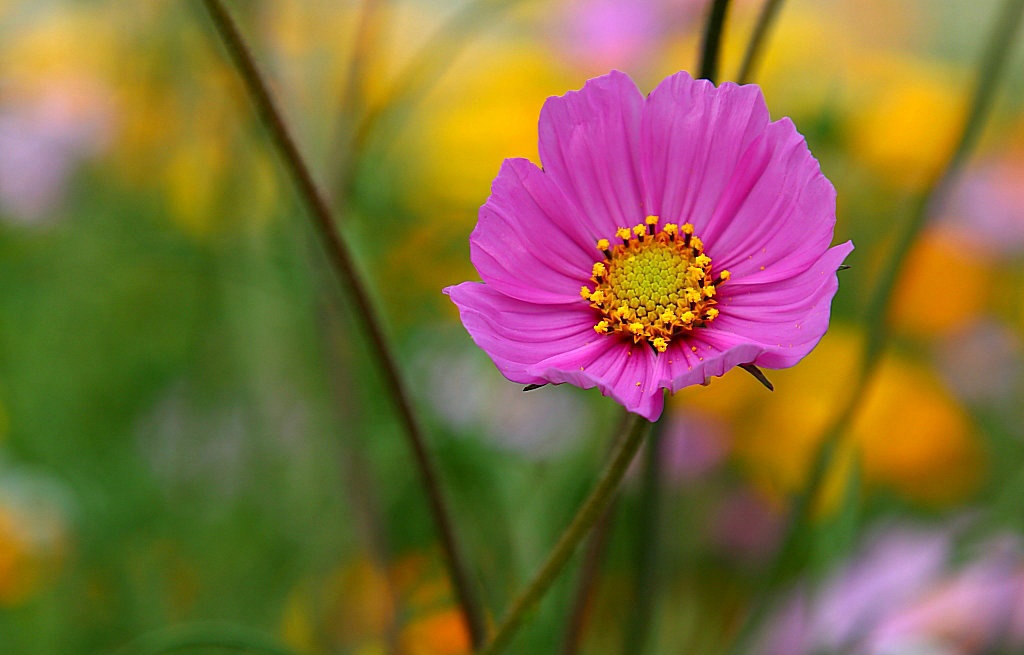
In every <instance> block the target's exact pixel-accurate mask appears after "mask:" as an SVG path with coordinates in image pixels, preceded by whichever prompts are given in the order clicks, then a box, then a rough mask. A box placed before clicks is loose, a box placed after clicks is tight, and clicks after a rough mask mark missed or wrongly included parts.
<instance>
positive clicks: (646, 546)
mask: <svg viewBox="0 0 1024 655" xmlns="http://www.w3.org/2000/svg"><path fill="white" fill-rule="evenodd" d="M667 413H668V407H667V405H666V412H665V414H662V416H661V418H660V419H659V420H658V422H657V423H655V424H654V428H653V429H652V430H651V436H650V438H649V439H648V440H647V452H646V453H645V458H644V472H643V482H642V488H641V492H640V511H639V513H638V515H637V517H636V518H637V521H636V524H637V525H636V532H635V534H634V542H635V543H636V553H635V557H636V561H635V565H636V568H635V575H634V577H633V603H632V607H631V609H630V612H629V614H630V616H629V622H628V624H627V627H626V632H625V635H626V638H625V641H624V642H623V651H622V652H624V653H626V652H628V653H632V654H633V655H642V654H643V653H644V652H646V649H647V641H648V637H649V634H650V629H651V621H652V619H653V614H654V611H653V610H654V600H655V597H656V596H657V592H658V575H657V572H658V545H659V543H660V540H659V538H658V527H659V524H660V522H661V492H662V489H663V488H664V480H663V479H662V478H663V472H664V461H665V458H664V443H665V428H666V426H667V425H668V420H667V417H666V414H667Z"/></svg>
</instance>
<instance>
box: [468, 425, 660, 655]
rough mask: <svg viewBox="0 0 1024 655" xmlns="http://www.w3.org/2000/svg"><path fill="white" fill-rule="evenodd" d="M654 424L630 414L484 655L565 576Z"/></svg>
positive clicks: (502, 642)
mask: <svg viewBox="0 0 1024 655" xmlns="http://www.w3.org/2000/svg"><path fill="white" fill-rule="evenodd" d="M650 425H651V424H650V423H649V422H648V421H647V420H645V419H643V418H642V417H640V416H638V415H636V414H630V415H629V418H628V420H627V421H626V425H625V426H624V432H625V434H624V435H623V437H622V438H621V439H620V440H619V443H618V445H616V447H615V452H614V453H613V454H612V457H611V460H610V461H609V462H608V465H607V466H606V467H605V469H604V471H603V472H602V473H601V478H600V479H599V480H598V483H597V486H595V487H594V490H593V491H591V492H590V495H589V496H588V497H587V499H586V501H584V503H583V505H582V506H581V507H580V509H579V511H578V512H576V516H575V517H574V518H573V520H572V523H570V524H569V527H568V528H566V529H565V532H564V533H562V536H561V538H560V539H559V540H558V543H557V544H555V547H554V548H553V549H552V550H551V553H550V554H549V555H548V558H547V561H545V562H544V564H543V566H541V567H540V570H538V571H537V573H536V574H535V575H534V577H533V580H532V581H531V582H530V584H529V585H528V586H527V587H526V589H525V590H524V591H523V593H522V594H520V596H519V597H518V598H517V599H516V600H515V602H514V603H512V609H510V610H509V612H508V614H506V615H505V618H504V619H503V620H502V622H501V624H500V625H499V626H498V629H497V631H496V632H495V634H494V640H493V641H491V643H490V644H488V645H487V647H486V648H485V649H484V650H483V651H482V655H495V654H496V653H500V652H501V651H502V649H504V648H505V647H506V646H507V645H508V642H509V640H511V639H512V636H513V635H514V634H515V633H516V631H517V630H518V629H519V626H520V625H521V624H522V622H523V617H525V616H526V614H527V613H528V612H529V611H530V610H532V609H533V607H534V606H535V605H536V604H537V602H538V601H540V599H541V598H542V597H543V596H544V594H545V593H546V592H547V590H548V588H549V587H550V586H551V584H552V583H553V582H554V581H555V579H556V578H557V577H558V574H559V573H561V571H562V568H563V567H564V566H565V564H566V562H568V561H569V558H570V557H571V556H572V554H573V553H574V552H576V548H577V547H578V546H579V544H580V541H582V540H583V537H584V536H586V534H587V533H588V532H589V531H590V528H592V527H593V525H594V523H595V522H597V520H598V519H599V518H600V517H601V515H602V514H604V512H605V510H606V509H607V508H608V504H609V503H610V502H611V500H612V495H613V494H614V492H615V491H616V490H617V489H618V488H619V483H620V482H621V481H622V477H623V476H624V475H625V474H626V469H628V468H629V464H630V462H632V461H633V457H634V456H635V455H636V451H637V450H639V449H640V444H642V443H643V441H644V436H645V435H646V434H647V429H648V428H649V427H650Z"/></svg>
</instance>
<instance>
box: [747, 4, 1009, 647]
mask: <svg viewBox="0 0 1024 655" xmlns="http://www.w3.org/2000/svg"><path fill="white" fill-rule="evenodd" d="M1022 18H1024V0H1007V1H1006V2H1005V3H1004V4H1003V6H1002V8H1001V11H1000V12H999V14H998V16H997V17H996V20H995V22H994V24H993V27H992V31H991V33H990V34H989V38H987V39H986V40H985V45H986V47H985V50H984V52H983V54H982V56H981V60H980V62H979V65H978V68H977V76H976V79H975V83H974V87H973V89H972V91H971V94H970V104H969V107H968V111H967V113H966V117H965V119H964V123H963V126H962V127H961V130H960V136H959V138H958V139H957V142H956V146H955V148H954V149H953V151H952V153H951V154H950V156H949V158H948V159H947V161H946V164H945V166H943V167H942V169H941V170H940V171H939V172H937V173H936V174H935V175H933V177H932V180H931V182H930V183H929V184H927V185H926V186H925V188H924V190H923V191H922V192H921V193H920V194H919V195H918V196H917V199H916V200H915V202H914V205H913V207H912V210H911V212H910V215H909V217H908V220H907V221H905V223H904V225H903V226H902V230H901V232H900V233H899V235H898V236H897V238H896V241H895V243H894V245H893V249H892V253H891V255H890V256H889V257H888V258H887V260H886V262H885V264H884V266H883V268H882V270H881V272H880V273H879V276H878V279H877V282H876V284H875V286H874V288H873V289H872V293H871V295H870V296H869V298H868V301H867V303H866V306H865V310H864V312H863V314H862V316H863V322H864V324H865V326H866V329H865V332H866V334H867V342H866V345H865V349H864V354H863V356H862V359H861V363H860V366H859V367H858V369H857V371H856V373H855V378H854V380H852V381H851V385H850V392H849V394H848V396H847V399H846V402H844V403H843V405H842V407H841V409H840V411H839V412H838V413H837V415H836V416H835V418H834V419H833V420H832V421H831V422H830V423H829V425H828V427H827V429H826V430H825V431H824V433H823V435H822V439H821V441H820V446H819V447H818V449H817V451H816V452H815V455H814V458H813V460H812V462H811V467H810V471H809V473H808V477H807V480H806V482H805V484H804V487H803V489H802V491H801V492H800V493H799V494H798V495H797V497H796V498H795V499H794V502H793V507H792V510H791V513H790V519H789V522H788V525H787V529H786V533H785V536H784V538H783V543H782V547H781V548H780V550H779V555H778V556H777V557H776V560H775V564H774V566H773V569H772V572H771V574H770V575H769V576H768V577H767V584H766V585H765V593H764V594H762V597H761V599H760V600H759V601H758V602H756V603H755V605H754V608H753V610H752V611H751V613H750V614H749V615H748V617H747V619H746V621H745V622H744V624H743V626H741V629H740V631H739V633H738V634H737V638H736V639H735V641H734V642H733V646H732V648H731V649H730V651H729V652H730V653H733V654H736V653H742V652H744V650H745V648H746V647H747V642H748V641H749V639H750V638H751V637H752V635H753V634H754V631H755V629H756V627H757V626H758V625H759V623H760V621H761V619H762V618H763V616H764V615H765V613H766V608H767V606H768V603H769V599H768V594H769V593H770V592H771V589H772V588H773V587H774V586H775V585H776V584H777V583H778V582H779V581H780V580H781V578H782V577H783V576H784V575H785V572H786V571H787V570H788V569H789V568H790V566H791V564H792V563H793V562H794V561H796V560H797V559H799V558H800V555H801V554H802V553H804V552H806V550H807V545H806V544H804V543H802V542H803V541H805V540H804V539H802V538H801V537H802V536H803V532H804V530H805V526H806V525H807V524H808V522H809V519H810V514H811V511H812V509H813V506H814V501H815V499H817V497H818V496H819V494H820V492H821V488H822V486H823V484H824V481H825V477H826V474H827V472H828V469H829V466H830V465H831V463H832V461H833V459H834V456H835V453H836V452H837V451H838V450H839V446H840V444H841V440H842V437H843V435H844V433H845V431H846V427H847V426H848V425H849V422H850V420H851V419H852V418H853V416H854V414H855V412H856V410H857V408H858V407H859V406H860V403H861V401H862V400H863V398H864V394H865V393H866V391H867V389H868V385H869V383H870V382H871V379H872V378H873V376H874V373H875V371H876V370H877V369H878V366H879V364H880V363H881V359H882V355H883V353H884V351H885V347H886V345H887V343H888V338H889V330H888V321H887V314H888V311H889V306H890V303H891V300H892V295H893V291H894V289H895V286H896V281H897V280H898V279H899V274H900V272H901V271H902V268H903V265H904V262H905V261H906V257H907V254H908V253H909V252H910V248H911V246H912V245H913V243H914V240H915V239H916V237H917V235H918V234H919V233H920V231H921V229H922V228H923V226H924V224H925V221H926V219H927V217H928V215H929V211H930V209H931V208H932V207H935V206H936V205H938V204H939V203H940V202H941V200H942V198H943V196H944V195H945V194H946V193H947V192H948V190H949V187H950V185H951V184H952V182H953V180H954V179H955V178H956V176H957V175H958V174H959V172H960V170H961V169H962V167H963V165H964V163H965V162H966V161H967V158H968V156H969V155H970V153H971V152H972V150H973V149H974V147H975V146H976V145H977V140H978V137H979V135H980V134H981V130H982V128H983V127H984V124H985V121H986V120H987V118H988V115H989V113H990V111H991V108H992V103H993V101H994V98H995V92H996V89H997V87H998V82H999V78H1000V77H1001V76H1002V73H1003V71H1004V69H1005V68H1006V64H1007V61H1008V60H1009V55H1010V52H1011V50H1012V46H1013V39H1014V35H1015V34H1016V33H1017V31H1018V30H1019V29H1020V24H1021V21H1022Z"/></svg>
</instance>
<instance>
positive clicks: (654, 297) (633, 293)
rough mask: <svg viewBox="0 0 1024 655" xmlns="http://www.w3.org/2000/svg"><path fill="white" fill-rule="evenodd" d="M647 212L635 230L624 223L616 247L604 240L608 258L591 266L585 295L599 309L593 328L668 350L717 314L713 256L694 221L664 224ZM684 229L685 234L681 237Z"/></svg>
mask: <svg viewBox="0 0 1024 655" xmlns="http://www.w3.org/2000/svg"><path fill="white" fill-rule="evenodd" d="M660 220H661V219H660V217H658V216H655V215H653V214H652V215H650V216H646V217H645V218H644V220H643V223H640V224H638V225H634V226H633V227H632V228H625V227H620V228H618V229H616V231H615V236H616V237H617V238H619V239H621V240H622V242H621V243H620V244H616V245H611V243H610V241H609V240H608V239H599V240H598V241H597V248H598V250H601V251H602V252H603V253H604V256H605V259H604V260H603V261H598V262H594V263H593V264H592V265H591V284H589V285H587V286H584V287H582V288H581V290H580V295H581V296H582V297H583V299H584V300H586V301H587V302H588V304H589V305H590V307H591V308H593V310H594V311H595V317H594V320H595V322H594V332H595V333H597V334H601V335H611V336H615V337H617V338H621V339H629V341H630V342H631V343H634V344H641V343H643V342H647V344H648V345H649V346H650V347H651V348H652V349H653V350H654V351H656V352H657V353H663V352H667V350H668V348H669V346H670V345H671V344H672V343H673V342H674V340H678V339H685V338H686V337H687V335H689V334H690V333H691V332H692V331H693V330H698V329H701V328H703V327H705V325H706V324H707V323H708V322H710V321H711V320H713V319H714V318H715V317H716V316H718V310H717V309H713V306H714V305H716V304H717V301H716V300H715V299H714V296H715V292H716V289H715V285H716V284H718V283H720V282H721V281H722V280H723V279H725V278H727V277H728V275H727V274H725V275H719V277H718V278H714V279H712V277H711V267H712V261H711V257H710V256H708V255H706V254H704V252H703V248H704V244H703V243H702V242H701V240H700V239H698V238H697V237H695V236H693V225H691V224H690V223H686V224H684V225H682V226H679V225H677V224H675V223H665V224H664V225H663V226H662V227H661V229H659V223H660ZM679 232H682V233H683V234H684V235H686V237H685V238H684V239H677V238H676V235H677V234H678V233H679Z"/></svg>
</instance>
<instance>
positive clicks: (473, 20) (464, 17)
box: [335, 0, 522, 191]
mask: <svg viewBox="0 0 1024 655" xmlns="http://www.w3.org/2000/svg"><path fill="white" fill-rule="evenodd" d="M519 2H522V0H472V1H471V2H468V3H466V4H465V5H463V6H462V7H461V8H459V9H458V10H457V11H456V12H455V13H454V14H453V15H452V17H451V18H449V19H448V20H447V21H446V22H445V23H444V24H443V25H442V26H441V27H440V28H438V29H437V31H436V32H435V33H434V34H433V35H431V37H430V39H429V40H428V41H427V43H426V44H425V45H423V46H422V47H421V48H420V49H419V51H417V53H416V54H415V55H414V56H413V57H412V58H411V59H410V63H409V64H408V65H407V66H406V67H405V68H404V69H402V71H401V72H400V73H398V75H396V77H395V82H394V84H392V86H391V90H390V92H389V93H388V95H387V100H386V101H385V102H383V103H381V104H380V105H378V106H376V107H370V108H369V109H368V110H367V112H366V114H365V115H364V116H363V118H362V120H360V121H359V123H358V124H357V125H356V126H355V128H354V129H353V134H352V139H351V145H350V148H349V149H350V151H351V153H361V152H363V151H365V150H366V147H367V142H368V141H369V139H370V136H371V135H372V134H373V133H374V132H376V131H377V129H378V126H379V125H380V124H381V123H384V122H387V121H389V119H390V120H391V122H389V123H388V127H389V128H390V129H389V130H388V131H387V133H388V134H392V135H394V134H397V133H398V132H399V127H400V124H401V123H400V120H401V119H402V118H407V117H408V116H409V115H410V111H411V106H410V105H411V104H412V100H413V99H414V98H416V97H422V96H423V95H425V94H426V92H427V91H429V90H430V88H431V87H432V86H433V84H434V83H436V81H437V80H438V78H440V77H441V74H442V73H443V72H444V70H445V69H446V67H448V66H450V65H451V63H452V62H453V61H454V60H455V59H456V57H458V55H459V54H460V52H461V51H462V49H463V48H465V47H466V45H467V44H468V42H469V39H466V38H459V37H460V36H461V35H463V34H472V33H474V30H475V28H476V27H477V26H478V25H481V24H485V23H492V22H493V21H494V20H495V19H496V17H497V16H498V15H499V14H501V13H502V12H505V11H508V10H509V9H511V8H512V7H513V6H515V5H516V4H518V3H519ZM379 145H380V144H378V146H379ZM346 159H348V164H347V167H346V166H343V167H342V168H340V169H339V171H338V174H337V176H336V178H335V179H336V180H337V185H336V188H337V189H338V190H339V191H342V190H345V189H346V188H347V186H348V185H349V184H350V183H351V182H352V178H353V177H354V175H355V171H354V170H353V169H354V168H355V165H356V162H355V161H353V158H352V157H347V158H346Z"/></svg>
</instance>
